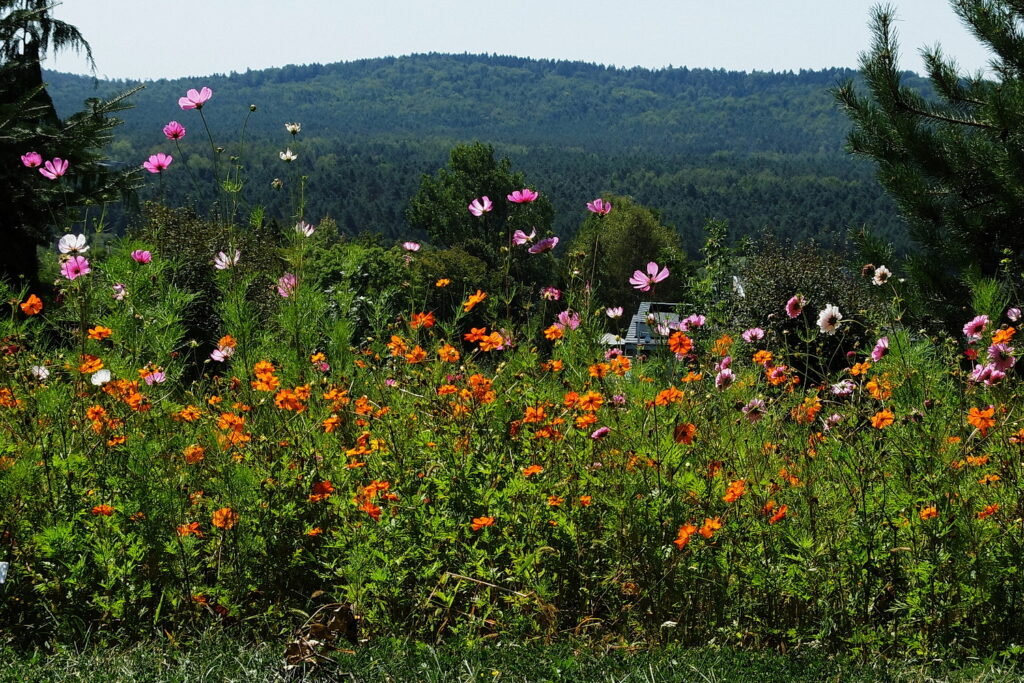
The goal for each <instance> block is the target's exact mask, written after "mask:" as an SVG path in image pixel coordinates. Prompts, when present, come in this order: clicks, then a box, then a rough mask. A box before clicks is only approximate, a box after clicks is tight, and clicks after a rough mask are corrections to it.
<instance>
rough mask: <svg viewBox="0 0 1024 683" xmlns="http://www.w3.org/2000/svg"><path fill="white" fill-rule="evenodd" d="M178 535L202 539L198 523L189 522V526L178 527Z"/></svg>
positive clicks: (181, 525)
mask: <svg viewBox="0 0 1024 683" xmlns="http://www.w3.org/2000/svg"><path fill="white" fill-rule="evenodd" d="M178 535H179V536H181V537H185V536H199V537H200V538H202V536H203V532H202V531H200V530H199V522H190V523H189V524H180V525H178Z"/></svg>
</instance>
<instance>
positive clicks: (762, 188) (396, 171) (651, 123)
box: [46, 54, 925, 252]
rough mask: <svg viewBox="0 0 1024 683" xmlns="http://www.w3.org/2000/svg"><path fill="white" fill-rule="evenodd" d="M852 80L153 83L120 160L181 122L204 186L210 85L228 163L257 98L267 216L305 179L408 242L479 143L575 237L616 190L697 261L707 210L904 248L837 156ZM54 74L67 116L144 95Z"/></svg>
mask: <svg viewBox="0 0 1024 683" xmlns="http://www.w3.org/2000/svg"><path fill="white" fill-rule="evenodd" d="M855 76H856V72H854V71H851V70H846V69H826V70H822V71H801V72H799V73H791V72H785V73H760V72H755V73H749V74H748V73H742V72H728V71H722V70H708V69H686V68H670V69H659V70H649V69H641V68H633V69H617V68H610V67H604V66H598V65H594V64H586V63H582V62H563V61H550V60H532V59H524V58H517V57H501V56H481V55H444V54H428V55H414V56H410V57H401V58H382V59H371V60H361V61H356V62H348V63H338V64H330V65H319V64H316V65H309V66H289V67H283V68H279V69H266V70H260V71H248V72H246V73H243V74H231V75H227V76H224V75H219V76H210V77H196V78H186V79H178V80H160V81H156V82H152V83H148V84H147V87H146V89H145V90H144V91H142V92H141V93H139V94H138V95H136V96H135V97H134V98H133V100H134V102H135V108H134V109H133V110H131V111H128V112H126V113H125V115H124V117H123V118H124V121H125V123H124V125H123V126H122V127H121V128H120V129H119V135H118V141H117V142H116V143H115V144H114V145H113V146H112V148H111V150H110V153H111V156H112V157H113V158H114V159H115V160H116V161H119V162H123V163H126V164H137V163H141V162H142V160H144V159H145V157H146V156H148V155H149V154H150V153H153V152H156V151H165V152H169V153H171V154H174V155H175V156H176V157H180V156H181V155H179V154H178V152H177V150H176V149H175V147H174V145H173V143H171V142H170V141H168V140H166V139H164V137H163V134H162V133H161V128H162V127H163V125H164V124H165V123H167V122H168V121H170V120H172V119H173V120H178V121H181V122H182V123H183V124H184V125H185V126H186V127H187V128H188V129H189V133H188V135H187V136H186V138H185V139H184V140H182V141H181V144H182V149H183V151H184V153H185V157H186V158H187V160H188V162H189V165H190V167H191V168H192V170H193V171H194V172H195V173H196V175H197V177H200V178H208V177H209V175H208V174H209V171H210V170H211V169H212V164H211V162H210V154H211V151H210V145H209V141H208V140H207V139H206V135H205V131H204V130H203V128H202V123H201V121H200V119H199V116H198V115H197V114H196V113H195V112H186V111H181V110H180V109H179V108H178V106H177V99H178V97H179V96H181V95H182V94H183V93H184V91H185V90H186V89H187V88H190V87H199V86H202V85H207V86H209V87H211V88H212V89H213V91H214V97H213V99H212V100H210V102H209V103H208V104H207V106H206V109H205V110H204V113H205V114H206V116H207V119H208V121H209V122H210V126H211V129H212V132H213V137H214V139H215V141H216V143H217V144H218V145H223V146H224V147H225V148H226V149H225V152H224V153H223V154H222V157H223V159H222V165H224V166H226V165H228V164H229V161H228V159H229V157H230V156H232V155H239V154H240V153H242V152H243V150H242V148H241V147H240V131H241V128H242V123H243V121H244V120H245V117H246V116H247V115H248V114H249V105H250V104H255V105H256V106H257V111H256V112H255V113H254V114H252V116H251V118H250V120H249V123H248V126H247V143H246V147H245V149H244V153H243V154H242V157H243V158H242V161H243V163H244V166H245V178H246V179H247V184H248V186H247V187H246V188H245V189H244V190H243V192H242V193H241V194H242V196H244V197H245V198H246V199H247V201H249V202H252V203H258V204H260V205H263V206H265V207H267V209H268V215H271V216H278V217H281V218H285V217H286V216H287V214H288V213H289V210H290V209H289V206H290V200H289V198H288V195H287V191H285V192H279V193H275V192H273V191H272V190H271V189H270V182H271V180H272V179H273V178H275V177H280V178H282V179H283V180H286V181H287V180H288V179H289V178H290V177H292V176H293V175H295V174H304V175H308V176H309V184H308V187H307V192H306V196H307V200H308V212H307V215H309V216H313V217H317V216H324V215H330V216H332V217H334V218H335V219H336V220H337V221H338V223H339V225H340V226H341V228H342V229H343V230H344V231H347V232H360V231H363V230H371V231H375V232H379V233H381V234H383V235H385V236H387V237H389V238H398V237H402V236H406V235H408V234H409V228H408V226H407V224H406V222H405V219H404V210H405V206H406V205H407V203H408V200H409V198H410V197H412V195H413V194H414V193H415V191H416V188H417V187H418V184H419V179H420V176H421V174H423V173H429V172H433V171H435V170H436V169H437V168H439V167H441V166H443V165H444V163H445V162H446V160H447V155H448V151H449V150H450V149H451V147H453V146H454V145H455V144H458V143H460V142H467V141H473V140H481V141H485V142H489V143H492V144H494V145H495V147H496V149H497V151H498V153H500V154H504V155H507V156H509V157H510V158H511V159H512V161H513V164H514V166H515V167H516V168H517V169H520V170H522V171H524V172H525V174H526V177H527V178H528V179H529V181H530V183H531V184H532V185H534V186H535V187H536V188H537V189H539V190H540V191H542V192H546V193H548V194H549V196H550V198H551V199H552V201H553V203H554V206H555V208H556V211H557V215H556V221H555V227H556V229H557V230H558V231H559V232H560V234H562V235H564V236H570V235H571V234H572V233H573V232H574V231H575V230H576V229H577V227H578V226H579V223H580V221H581V220H582V218H583V217H584V214H585V209H584V204H585V202H586V201H587V200H589V199H593V198H594V197H596V196H598V195H599V194H601V193H603V192H614V193H620V194H628V195H631V196H633V197H634V198H635V199H636V200H637V201H638V202H640V203H642V204H646V205H649V206H652V207H654V208H656V209H658V210H660V211H661V213H662V216H663V218H664V220H665V221H666V222H668V223H670V224H672V225H674V226H676V228H677V229H678V230H679V232H680V234H681V235H682V236H683V240H684V244H685V245H686V247H687V249H688V250H690V251H691V252H692V251H693V250H695V248H696V247H697V245H698V243H699V238H698V236H699V234H700V226H701V225H702V224H703V223H704V220H705V219H706V218H709V217H714V218H719V219H725V220H727V221H728V222H729V224H730V226H731V227H732V234H733V235H734V236H742V235H746V234H752V233H756V232H759V231H760V230H762V229H765V228H767V229H770V230H773V231H775V232H777V233H779V234H782V235H786V236H791V237H794V238H797V239H801V238H806V237H818V238H820V239H822V240H823V241H824V242H826V243H829V242H831V241H832V240H833V239H834V237H835V236H836V235H839V234H842V233H843V232H845V231H846V230H847V229H848V228H849V227H851V226H860V225H865V224H866V225H869V226H871V227H872V228H873V229H875V230H876V231H878V232H879V233H881V234H882V235H884V236H886V237H887V238H889V239H891V240H893V241H894V242H896V244H897V245H898V246H900V247H905V246H906V242H905V237H904V228H903V226H902V223H901V221H900V219H899V218H898V216H897V214H896V210H895V207H894V206H893V204H892V202H891V201H890V200H889V199H888V198H887V197H886V195H885V194H884V193H883V191H882V189H881V187H880V186H879V185H878V184H877V182H876V181H875V179H874V167H873V166H872V165H871V164H870V163H868V162H865V161H862V160H859V159H855V158H851V157H850V156H849V155H847V154H846V153H845V152H844V151H843V143H844V139H845V136H846V132H847V131H848V129H849V123H848V121H847V120H846V118H845V117H844V116H843V114H842V113H841V112H839V111H838V110H837V109H836V107H835V106H834V103H833V99H832V96H831V95H830V94H829V92H828V89H829V88H830V87H833V86H835V85H837V84H838V83H840V82H842V81H844V80H846V79H849V78H854V77H855ZM46 78H47V81H48V83H49V91H50V94H51V95H52V97H53V98H54V101H55V103H56V105H57V108H58V111H61V112H69V111H72V110H74V109H76V108H79V107H80V106H81V103H82V102H83V100H85V99H86V98H89V97H104V96H108V95H111V94H113V93H115V92H118V91H122V90H125V89H127V88H128V87H131V86H132V85H134V83H133V82H128V81H102V80H101V81H94V79H92V78H89V77H83V76H72V75H67V74H59V73H47V74H46ZM924 84H925V82H924V81H920V80H918V79H913V80H912V82H911V85H919V86H921V87H922V88H923V87H924ZM289 121H297V122H300V123H301V124H302V133H301V134H300V135H299V137H298V138H297V139H295V140H293V139H292V138H291V136H290V135H288V134H287V133H286V131H285V129H284V125H283V124H284V123H285V122H289ZM286 146H291V147H292V148H293V149H294V150H295V151H296V152H297V153H298V154H299V158H298V160H297V161H296V162H294V164H293V165H292V166H286V165H285V164H284V163H283V162H281V160H280V159H279V158H278V152H279V151H280V150H283V149H284V148H285V147H286ZM178 161H179V162H180V161H183V159H179V160H178ZM204 174H206V175H204ZM151 191H152V193H153V194H154V195H155V193H156V192H158V189H157V187H156V183H153V184H152V186H151ZM163 191H164V193H165V194H166V199H167V201H168V202H170V203H178V204H187V203H191V202H193V201H195V202H196V203H197V204H198V205H199V206H204V205H208V203H207V202H208V201H209V200H210V199H212V198H213V189H212V187H211V185H210V184H209V183H206V182H200V183H199V184H198V189H196V187H194V186H193V185H192V183H191V182H190V180H189V177H188V175H187V173H186V172H185V170H184V168H182V167H181V165H179V166H178V167H172V169H171V171H170V172H169V173H168V175H167V177H166V178H165V183H164V189H163ZM469 199H472V198H467V201H468V200H469Z"/></svg>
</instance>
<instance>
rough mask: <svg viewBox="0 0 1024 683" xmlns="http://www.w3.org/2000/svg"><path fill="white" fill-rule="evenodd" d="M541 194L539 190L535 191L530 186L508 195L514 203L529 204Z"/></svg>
mask: <svg viewBox="0 0 1024 683" xmlns="http://www.w3.org/2000/svg"><path fill="white" fill-rule="evenodd" d="M539 196H540V193H539V192H534V191H533V190H531V189H530V188H528V187H524V188H523V189H521V190H516V191H515V192H513V193H512V194H510V195H508V197H507V199H508V200H509V201H510V202H512V203H513V204H529V203H530V202H532V201H533V200H535V199H536V198H537V197H539Z"/></svg>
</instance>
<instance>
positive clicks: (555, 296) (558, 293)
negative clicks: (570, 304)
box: [540, 287, 562, 301]
mask: <svg viewBox="0 0 1024 683" xmlns="http://www.w3.org/2000/svg"><path fill="white" fill-rule="evenodd" d="M540 298H541V299H544V300H546V301H558V300H559V299H561V298H562V290H560V289H558V288H557V287H545V288H544V289H542V290H540Z"/></svg>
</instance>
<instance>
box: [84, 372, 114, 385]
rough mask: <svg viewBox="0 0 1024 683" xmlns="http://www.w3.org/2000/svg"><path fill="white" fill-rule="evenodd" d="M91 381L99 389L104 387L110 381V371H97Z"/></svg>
mask: <svg viewBox="0 0 1024 683" xmlns="http://www.w3.org/2000/svg"><path fill="white" fill-rule="evenodd" d="M89 381H90V382H92V383H93V384H94V385H96V386H98V387H101V386H103V385H104V384H106V383H107V382H109V381H110V370H107V369H106V368H104V369H102V370H97V371H96V372H94V373H92V379H90V380H89Z"/></svg>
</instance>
